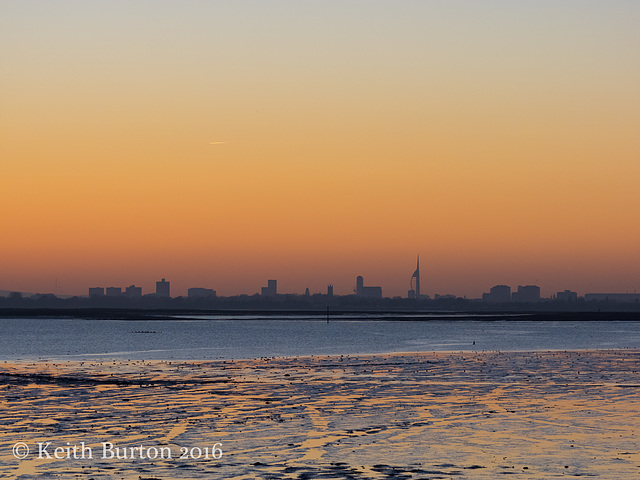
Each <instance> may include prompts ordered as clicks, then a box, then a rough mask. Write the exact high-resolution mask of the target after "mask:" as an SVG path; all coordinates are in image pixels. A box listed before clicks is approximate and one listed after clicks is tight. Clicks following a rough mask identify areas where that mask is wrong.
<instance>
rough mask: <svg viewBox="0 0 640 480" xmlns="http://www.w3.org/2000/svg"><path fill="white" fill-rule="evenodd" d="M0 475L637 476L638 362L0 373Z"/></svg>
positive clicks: (347, 360) (55, 367)
mask: <svg viewBox="0 0 640 480" xmlns="http://www.w3.org/2000/svg"><path fill="white" fill-rule="evenodd" d="M0 393H1V394H0V476H3V477H6V478H24V479H31V478H37V479H49V478H65V479H66V478H80V479H83V478H86V479H90V478H93V479H95V480H97V479H125V480H130V479H136V480H138V479H172V478H177V479H187V478H188V479H199V478H224V479H254V478H265V479H281V478H282V479H285V478H291V479H307V478H308V479H317V478H326V479H368V478H372V479H392V478H393V479H399V478H402V479H436V478H439V479H449V478H451V479H466V478H468V479H495V478H502V476H503V475H515V476H517V477H519V478H539V479H547V478H556V477H558V478H559V477H564V478H566V477H568V478H571V477H596V478H603V479H614V478H615V479H626V478H634V479H635V478H638V477H639V476H640V444H639V439H638V435H639V434H640V421H639V420H638V419H639V414H640V395H639V394H640V352H638V351H635V350H606V351H601V350H598V351H568V352H560V351H553V352H447V353H412V354H393V355H366V356H364V355H359V356H330V357H317V356H316V357H287V358H263V359H253V360H227V361H223V360H220V361H207V362H169V361H153V362H144V361H101V362H100V361H98V362H67V363H50V362H33V363H26V362H25V363H13V364H9V363H2V364H0Z"/></svg>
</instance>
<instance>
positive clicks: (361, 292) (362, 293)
mask: <svg viewBox="0 0 640 480" xmlns="http://www.w3.org/2000/svg"><path fill="white" fill-rule="evenodd" d="M356 295H357V296H359V297H367V298H382V287H365V285H364V278H362V275H358V276H357V277H356Z"/></svg>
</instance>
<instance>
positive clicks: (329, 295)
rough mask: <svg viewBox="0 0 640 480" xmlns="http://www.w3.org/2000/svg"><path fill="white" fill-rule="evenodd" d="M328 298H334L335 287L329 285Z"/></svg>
mask: <svg viewBox="0 0 640 480" xmlns="http://www.w3.org/2000/svg"><path fill="white" fill-rule="evenodd" d="M327 296H328V297H333V285H327Z"/></svg>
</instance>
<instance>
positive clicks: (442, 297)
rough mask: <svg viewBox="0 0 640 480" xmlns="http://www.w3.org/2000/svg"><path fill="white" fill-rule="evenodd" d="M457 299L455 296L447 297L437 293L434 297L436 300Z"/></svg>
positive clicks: (447, 295)
mask: <svg viewBox="0 0 640 480" xmlns="http://www.w3.org/2000/svg"><path fill="white" fill-rule="evenodd" d="M456 298H458V297H456V296H455V295H450V294H445V295H438V294H437V293H436V294H435V295H434V296H433V299H434V300H455V299H456Z"/></svg>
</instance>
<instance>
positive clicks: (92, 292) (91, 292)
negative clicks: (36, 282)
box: [89, 287, 104, 297]
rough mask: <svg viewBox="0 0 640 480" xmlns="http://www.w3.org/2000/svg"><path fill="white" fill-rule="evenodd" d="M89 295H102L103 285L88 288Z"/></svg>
mask: <svg viewBox="0 0 640 480" xmlns="http://www.w3.org/2000/svg"><path fill="white" fill-rule="evenodd" d="M89 297H104V287H92V288H89Z"/></svg>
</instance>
